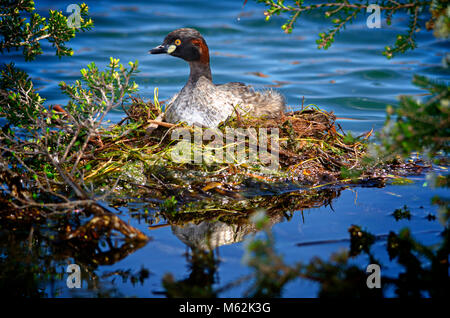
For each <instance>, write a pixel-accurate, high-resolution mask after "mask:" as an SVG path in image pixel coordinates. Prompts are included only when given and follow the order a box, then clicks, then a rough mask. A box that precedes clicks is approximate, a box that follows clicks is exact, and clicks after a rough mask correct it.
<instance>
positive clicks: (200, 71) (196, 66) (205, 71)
mask: <svg viewBox="0 0 450 318" xmlns="http://www.w3.org/2000/svg"><path fill="white" fill-rule="evenodd" d="M189 67H190V68H191V73H190V74H189V80H188V83H191V84H195V83H197V81H198V80H199V79H200V77H202V76H204V77H206V78H207V79H209V80H210V81H212V75H211V67H210V66H209V60H208V61H207V62H205V61H193V62H189Z"/></svg>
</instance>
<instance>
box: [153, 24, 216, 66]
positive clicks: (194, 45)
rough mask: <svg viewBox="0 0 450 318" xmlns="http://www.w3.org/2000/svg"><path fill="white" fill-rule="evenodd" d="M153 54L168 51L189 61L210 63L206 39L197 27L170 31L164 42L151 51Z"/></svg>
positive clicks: (167, 52)
mask: <svg viewBox="0 0 450 318" xmlns="http://www.w3.org/2000/svg"><path fill="white" fill-rule="evenodd" d="M149 53H151V54H162V53H166V54H169V55H172V56H176V57H179V58H182V59H183V60H185V61H187V62H197V61H198V62H201V63H204V64H209V49H208V46H207V45H206V41H205V39H204V38H203V37H202V35H201V34H200V32H198V31H197V30H195V29H190V28H183V29H177V30H175V31H172V32H170V33H169V34H168V35H167V36H166V38H165V39H164V41H163V43H162V44H161V45H159V46H157V47H155V48H153V49H151V50H150V51H149Z"/></svg>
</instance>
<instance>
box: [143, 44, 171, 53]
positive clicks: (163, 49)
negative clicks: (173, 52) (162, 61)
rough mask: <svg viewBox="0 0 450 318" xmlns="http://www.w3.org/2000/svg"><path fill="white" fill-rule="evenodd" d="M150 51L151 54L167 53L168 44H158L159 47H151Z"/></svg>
mask: <svg viewBox="0 0 450 318" xmlns="http://www.w3.org/2000/svg"><path fill="white" fill-rule="evenodd" d="M148 53H150V54H162V53H167V45H164V44H161V45H158V46H157V47H155V48H153V49H151V50H150V51H148Z"/></svg>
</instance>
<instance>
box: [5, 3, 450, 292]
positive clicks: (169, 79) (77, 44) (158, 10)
mask: <svg viewBox="0 0 450 318" xmlns="http://www.w3.org/2000/svg"><path fill="white" fill-rule="evenodd" d="M86 3H87V4H88V5H89V7H90V12H91V15H92V18H93V20H94V23H95V26H94V28H93V29H92V30H91V31H88V32H85V33H82V34H79V35H77V37H76V38H75V39H74V40H72V41H71V42H70V43H69V45H70V46H71V47H72V48H73V49H74V52H75V53H74V55H73V57H64V58H61V59H58V58H57V57H55V56H54V51H53V50H52V49H51V48H50V47H49V45H47V44H45V45H44V46H43V48H44V52H45V53H44V54H43V55H42V56H39V57H38V58H37V60H36V61H35V62H32V63H25V62H23V59H22V58H21V55H20V53H11V54H8V55H5V56H3V57H2V59H4V60H5V62H6V61H7V60H13V61H15V63H16V66H18V67H20V68H23V69H25V70H26V71H27V72H28V73H29V74H30V75H31V77H32V78H33V79H34V82H35V86H36V87H39V92H40V94H41V95H42V96H43V97H44V98H46V99H47V102H48V103H49V104H56V103H59V104H65V103H66V102H67V98H66V97H65V96H64V95H62V94H61V92H60V91H59V89H58V83H59V82H60V81H65V82H66V83H71V82H74V81H75V80H76V79H78V78H79V77H80V73H79V70H80V69H81V68H84V67H85V66H86V65H87V64H88V63H90V62H92V61H93V62H95V63H96V64H97V65H98V66H99V67H100V68H101V67H104V66H106V65H107V64H108V63H109V57H111V56H112V57H115V58H120V59H121V62H123V63H124V64H126V63H127V62H128V61H134V60H136V59H137V60H139V63H140V64H139V65H140V67H139V69H140V73H139V74H138V76H137V78H136V81H137V83H138V84H139V87H140V89H139V94H140V95H141V96H142V97H144V98H153V92H154V89H155V88H156V87H157V88H158V89H159V97H160V99H166V98H169V97H171V96H172V95H173V94H174V93H176V92H177V91H179V90H180V89H181V87H182V86H183V85H184V83H185V81H186V79H187V76H188V72H189V70H188V66H187V65H186V63H185V62H184V61H182V60H179V59H175V58H172V57H169V56H166V55H158V56H155V55H149V54H148V50H149V49H151V48H153V47H155V46H157V45H158V44H160V43H161V42H162V40H163V38H164V37H165V35H166V34H167V33H169V32H170V31H172V30H174V29H177V28H180V27H195V28H197V29H198V30H199V31H200V32H201V33H202V34H203V35H204V37H205V39H206V41H207V43H208V46H209V48H210V56H211V66H212V73H213V79H214V81H215V82H217V83H224V82H229V81H241V82H245V83H247V84H251V85H253V86H254V87H255V88H257V89H267V88H272V89H277V90H279V91H280V92H281V93H282V94H283V95H284V96H285V97H286V100H287V102H288V104H289V105H290V107H291V108H292V109H299V107H300V105H301V101H302V98H303V97H304V98H305V104H306V105H307V104H316V105H318V106H320V107H321V108H323V109H325V110H327V111H333V112H334V113H335V114H336V115H337V116H338V117H340V118H341V119H339V123H340V124H341V125H342V127H343V128H344V129H346V130H350V131H352V132H354V133H355V134H361V133H363V132H367V131H369V130H370V129H372V128H374V129H375V130H377V129H380V128H381V127H382V125H383V123H384V119H385V108H386V105H388V104H391V105H394V106H395V105H396V103H397V98H398V96H399V95H402V94H409V95H417V96H420V94H423V93H424V91H423V90H421V89H419V88H417V87H415V86H413V85H412V84H411V79H412V75H413V74H423V75H427V76H431V77H433V78H436V79H441V80H447V81H448V80H449V79H450V76H449V75H450V73H449V71H448V70H445V69H444V68H443V67H442V64H441V61H442V58H443V56H444V54H445V52H447V51H448V47H449V46H448V42H445V41H444V40H437V39H435V38H434V37H433V36H432V35H431V34H430V33H429V32H420V33H419V34H417V39H418V43H419V48H418V49H416V50H414V51H412V52H408V53H406V54H403V55H401V56H398V57H396V58H394V59H392V60H387V59H386V58H385V57H384V56H382V55H381V51H382V50H383V48H384V46H385V45H388V44H392V43H393V42H395V36H396V35H397V34H398V33H403V32H405V30H406V24H407V23H406V21H405V20H404V17H401V16H400V17H397V18H396V19H394V20H393V22H392V25H391V26H387V25H386V24H385V23H384V21H383V24H382V28H380V29H368V28H367V27H366V24H365V18H364V17H362V18H360V19H359V20H357V21H355V22H354V23H353V24H351V25H349V26H348V27H347V29H346V30H345V31H344V32H342V33H341V34H339V35H338V36H337V37H336V42H335V43H334V44H333V46H332V47H331V48H330V49H328V50H318V49H317V47H316V44H315V40H316V39H317V38H318V35H317V34H318V33H319V32H322V31H326V30H327V27H328V24H327V22H326V21H325V20H324V18H322V17H321V16H319V15H311V16H303V17H301V19H300V20H299V22H298V23H297V25H296V27H295V29H294V31H293V33H292V34H289V35H288V34H285V33H283V32H282V30H281V29H280V27H281V25H282V24H283V23H284V21H285V20H284V18H286V17H282V16H280V17H272V18H271V19H270V21H268V22H266V21H265V20H264V15H263V11H264V7H263V5H262V4H256V3H254V2H253V1H248V2H247V3H246V4H245V6H243V4H244V1H242V0H227V1H110V0H108V1H86ZM68 4H69V3H68V2H67V1H37V8H38V12H39V13H40V14H42V15H44V16H47V12H48V10H49V9H56V10H62V11H63V12H65V11H66V7H67V5H68ZM256 73H261V74H264V76H256V75H255V74H256ZM123 116H124V114H123V113H122V112H121V110H117V111H114V112H113V113H112V114H111V115H110V118H109V119H111V120H112V121H118V120H120V119H121V118H123ZM424 182H425V179H424V176H417V177H415V178H414V184H412V185H406V186H393V185H391V186H387V187H385V188H352V189H345V190H343V191H342V193H341V195H340V196H339V197H338V198H336V199H334V200H333V202H332V207H330V206H322V207H319V208H315V209H308V210H305V211H303V213H301V212H300V211H297V212H296V213H294V216H293V217H292V218H291V219H290V220H289V221H288V220H286V219H284V220H282V221H280V222H279V223H276V224H275V225H274V226H273V232H274V235H275V238H276V248H277V250H278V251H279V252H280V253H281V254H283V255H284V257H285V260H286V261H287V262H290V263H294V262H297V261H305V262H307V261H308V260H310V259H311V258H312V257H314V256H320V257H323V258H327V257H329V256H330V255H331V254H332V253H333V252H336V251H338V250H339V249H342V248H348V246H349V244H348V242H347V243H346V242H341V243H335V244H323V245H312V246H304V247H298V246H296V244H297V243H301V242H309V241H316V240H319V241H320V240H330V239H342V238H348V232H347V229H348V227H349V226H350V225H352V224H357V225H360V226H362V227H363V228H365V229H367V230H368V231H370V232H372V233H374V234H386V233H388V232H389V231H391V230H395V231H396V230H399V229H400V228H402V227H404V226H409V227H410V228H412V229H413V233H417V237H418V238H420V239H422V240H423V241H424V242H427V243H430V244H431V243H433V242H435V241H436V240H437V231H438V230H440V229H441V227H440V225H439V223H438V221H427V220H426V219H425V216H426V215H427V214H429V213H431V214H433V215H436V207H435V206H432V205H431V204H430V200H431V198H432V197H433V196H434V195H435V194H443V192H442V190H433V189H430V188H428V187H424V186H423V183H424ZM405 204H407V205H408V207H409V208H410V209H411V212H412V215H413V216H412V219H411V220H410V221H398V222H397V221H395V219H394V218H393V217H392V216H391V213H392V212H393V210H394V209H396V208H401V207H402V206H403V205H405ZM130 222H131V224H133V225H135V226H137V227H138V228H140V229H141V230H142V231H144V232H145V233H146V234H148V235H149V236H150V237H151V238H152V240H151V241H150V242H149V243H148V244H147V245H146V246H145V247H143V248H141V249H139V250H137V251H136V252H134V253H133V254H131V255H129V256H127V257H126V258H125V259H123V260H121V261H119V262H117V263H115V264H114V265H109V266H100V267H99V268H98V269H97V270H96V274H97V275H98V276H101V275H102V274H104V273H107V272H114V271H115V270H118V269H130V270H131V271H132V272H135V271H138V270H139V269H141V268H142V267H145V268H148V269H149V270H150V276H149V278H148V279H147V280H145V282H144V284H143V285H140V284H135V285H133V284H131V283H130V282H125V283H124V282H122V280H121V279H119V278H118V279H117V280H115V281H114V283H111V278H107V279H103V280H102V279H100V281H101V283H100V287H98V288H97V289H95V288H87V286H84V288H82V290H81V291H73V290H69V289H67V288H65V287H64V286H65V282H64V281H61V282H56V286H59V287H58V289H59V291H60V295H62V296H92V295H96V294H97V293H98V292H99V291H102V290H109V289H110V288H113V287H114V291H115V293H117V295H122V296H139V297H162V296H163V295H161V294H159V293H158V292H159V291H162V290H163V288H162V285H161V279H162V277H163V275H164V274H166V273H172V274H173V275H174V277H175V278H176V279H184V278H186V277H187V276H188V275H189V268H188V262H187V261H186V256H185V253H186V252H187V251H188V250H189V248H188V247H187V245H186V244H185V243H184V242H183V241H182V240H181V239H180V238H179V237H177V236H176V235H174V232H176V230H177V229H175V228H174V227H171V226H167V227H162V228H159V229H153V230H150V229H149V228H148V224H146V223H145V222H137V221H136V220H135V219H131V220H130ZM427 231H436V232H431V233H428V232H427ZM425 232H427V233H425ZM421 233H422V234H421ZM251 236H252V234H249V235H247V236H246V237H247V239H248V237H251ZM244 241H245V238H244ZM244 241H238V242H235V243H234V244H229V245H222V246H220V247H218V248H217V249H216V251H215V253H216V254H217V259H219V260H220V264H219V266H218V269H217V273H216V275H217V277H218V279H217V282H216V283H215V285H214V286H216V287H218V286H223V285H225V284H226V283H228V282H231V281H232V280H234V279H237V278H239V277H242V276H243V275H245V274H247V273H249V269H248V267H247V266H246V265H245V264H243V262H242V258H243V255H244V247H245V242H244ZM384 244H385V241H379V242H377V243H376V245H375V250H377V251H379V253H380V255H382V256H381V257H382V258H383V259H387V255H385V254H386V252H385V248H384ZM383 253H384V254H383ZM383 255H384V256H383ZM353 261H354V262H355V263H356V264H358V265H359V266H361V268H365V267H366V266H367V265H368V263H367V262H368V260H367V259H366V258H364V257H357V258H355V259H354V260H353ZM388 270H389V271H390V272H392V273H395V272H396V271H398V270H399V269H398V268H396V267H395V266H394V265H393V266H392V267H389V268H388ZM85 285H86V284H85ZM246 287H248V286H246V285H245V284H244V285H242V286H240V287H236V288H234V289H231V290H228V291H226V292H224V293H223V294H221V296H223V297H239V296H241V295H242V292H243V291H244V290H245V288H246ZM48 288H49V289H51V288H50V287H48ZM52 288H54V286H53V287H52ZM317 291H318V286H317V285H316V284H314V283H311V282H304V281H296V282H294V283H290V284H288V285H287V286H286V288H285V290H284V292H283V296H284V297H314V296H316V294H317Z"/></svg>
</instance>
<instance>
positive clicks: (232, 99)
mask: <svg viewBox="0 0 450 318" xmlns="http://www.w3.org/2000/svg"><path fill="white" fill-rule="evenodd" d="M149 53H151V54H163V53H165V54H169V55H172V56H175V57H178V58H181V59H183V60H185V61H186V62H188V63H189V67H190V74H189V78H188V81H187V83H186V85H184V87H183V88H182V89H181V91H180V92H178V93H177V94H176V95H175V96H173V97H172V98H171V99H170V100H169V101H168V102H167V104H166V105H167V106H166V110H165V115H164V116H165V118H164V119H165V120H166V121H167V122H170V123H177V122H182V121H183V122H186V123H187V124H188V125H197V126H202V127H217V126H218V125H219V124H220V123H221V122H223V121H225V120H227V119H228V118H229V117H230V116H233V115H235V114H240V115H245V114H250V115H251V116H252V117H261V118H276V117H278V116H281V115H282V113H283V112H284V110H285V101H284V98H283V96H282V95H281V94H279V93H278V92H276V91H273V90H264V91H256V90H254V89H253V88H252V87H250V86H247V85H245V84H243V83H240V82H230V83H226V84H214V83H213V81H212V75H211V67H210V58H209V49H208V45H207V44H206V41H205V39H204V38H203V36H202V35H201V34H200V32H199V31H197V30H195V29H191V28H181V29H177V30H174V31H172V32H170V33H169V34H168V35H167V36H166V37H165V39H164V41H163V43H162V44H161V45H159V46H157V47H155V48H153V49H151V50H150V51H149Z"/></svg>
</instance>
